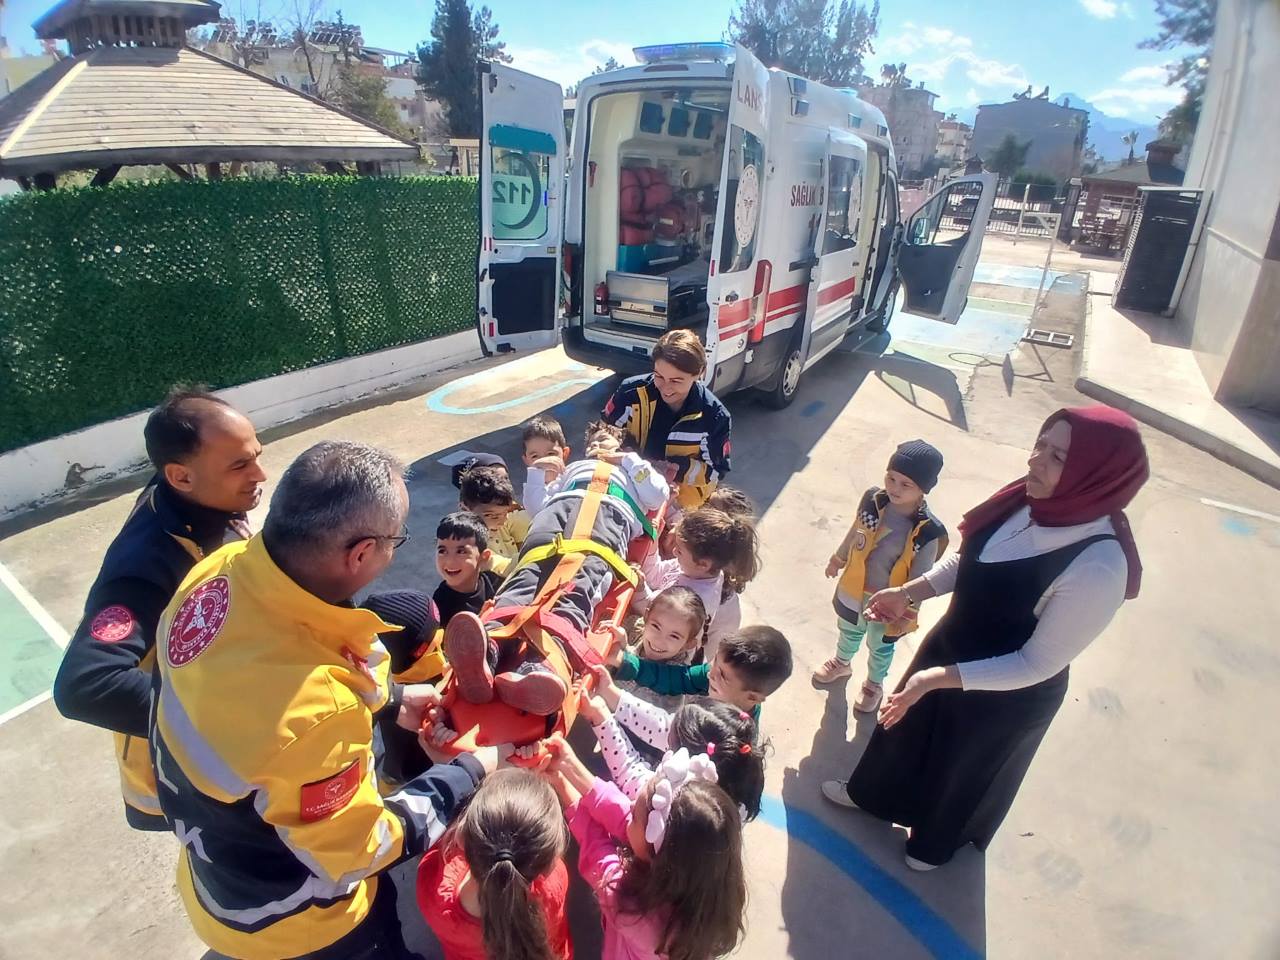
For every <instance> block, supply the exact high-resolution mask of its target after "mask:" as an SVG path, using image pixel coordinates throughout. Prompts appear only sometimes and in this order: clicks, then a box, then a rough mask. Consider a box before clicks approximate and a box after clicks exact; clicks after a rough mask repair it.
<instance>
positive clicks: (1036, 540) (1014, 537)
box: [822, 406, 1148, 870]
mask: <svg viewBox="0 0 1280 960" xmlns="http://www.w3.org/2000/svg"><path fill="white" fill-rule="evenodd" d="M1027 467H1028V469H1027V475H1026V477H1025V478H1023V479H1021V480H1017V481H1015V482H1014V483H1011V484H1009V485H1008V486H1007V487H1005V488H1004V489H1002V490H1000V491H998V492H997V493H996V494H995V495H994V496H993V497H991V499H989V500H987V501H986V502H985V503H982V504H979V505H978V506H977V507H975V508H974V509H973V510H971V511H969V513H967V514H965V517H964V520H963V522H962V523H961V524H960V532H961V533H962V534H963V537H964V540H963V542H962V544H961V547H960V551H959V553H958V554H954V555H952V556H951V557H950V558H949V559H948V560H947V561H945V562H943V563H941V564H939V565H938V566H936V567H934V568H933V570H931V571H930V572H929V573H928V574H926V575H925V576H923V577H920V578H918V579H915V580H912V581H911V582H909V583H907V584H905V585H904V586H901V587H895V588H890V589H888V590H882V591H880V592H879V593H877V594H876V595H875V596H873V597H872V598H871V599H870V600H869V601H868V603H867V615H868V617H872V618H875V619H880V620H887V621H894V620H897V619H900V618H902V617H904V616H905V615H906V613H907V610H908V608H909V607H911V606H914V605H915V604H917V603H919V602H920V601H922V600H924V599H926V598H928V597H934V596H940V595H941V594H944V593H953V594H954V595H953V596H952V598H951V606H950V607H949V608H948V610H947V612H946V614H945V615H944V616H943V618H942V620H941V621H940V622H939V623H938V625H937V626H936V627H935V628H934V629H933V631H932V632H931V633H930V634H929V636H928V637H926V638H925V640H924V642H923V643H922V644H921V645H920V649H919V651H918V652H917V653H916V655H915V659H913V660H912V661H911V665H910V666H909V667H908V668H907V676H906V678H905V679H904V680H903V681H902V683H900V684H899V685H898V689H897V691H896V692H895V693H893V694H892V695H891V696H890V697H888V699H886V700H885V702H884V704H883V705H882V706H881V707H880V726H879V727H877V728H876V730H875V732H874V733H873V734H872V736H871V742H870V743H868V744H867V749H866V752H865V753H863V755H862V759H861V760H860V761H859V762H858V766H857V768H856V769H854V771H853V773H852V774H851V775H850V777H849V780H848V781H847V782H846V781H843V780H829V781H827V782H826V783H824V784H823V786H822V792H823V794H824V795H825V796H826V797H827V799H828V800H831V801H832V802H834V803H838V804H840V805H841V806H846V807H858V808H860V809H862V810H864V811H866V812H867V813H870V814H872V815H874V816H876V817H879V818H881V819H883V820H889V821H892V822H894V823H900V824H902V825H904V826H907V827H910V828H911V837H910V839H909V840H908V841H907V851H906V852H907V866H909V867H911V868H913V869H916V870H931V869H933V868H934V867H936V866H938V865H940V864H943V863H946V862H947V861H948V860H950V859H951V857H952V855H953V854H954V853H955V852H956V851H957V850H958V849H960V848H961V847H962V846H964V845H965V844H966V843H972V844H974V845H975V846H977V847H978V849H980V850H983V849H986V847H987V844H988V843H990V842H991V838H992V837H993V836H994V835H995V832H996V829H997V828H998V827H999V826H1000V823H1001V821H1003V820H1004V817H1005V814H1006V813H1008V812H1009V807H1010V806H1011V805H1012V804H1013V798H1014V796H1015V795H1016V794H1017V792H1018V787H1019V786H1020V785H1021V784H1022V778H1023V776H1025V775H1026V772H1027V768H1028V767H1029V766H1030V765H1031V759H1032V757H1034V756H1035V752H1036V748H1037V747H1039V745H1040V740H1041V739H1042V738H1043V737H1044V734H1045V731H1046V730H1047V729H1048V728H1049V723H1050V721H1051V720H1053V717H1054V714H1056V713H1057V712H1058V707H1059V706H1060V705H1061V703H1062V700H1063V697H1064V695H1065V694H1066V690H1067V671H1068V664H1069V663H1070V662H1071V661H1072V660H1073V659H1075V657H1076V656H1078V655H1079V654H1080V652H1081V651H1083V650H1084V649H1085V647H1087V646H1088V645H1089V644H1090V643H1091V642H1092V641H1093V640H1094V638H1095V637H1097V636H1098V634H1100V633H1101V632H1102V630H1103V629H1104V628H1105V627H1106V625H1107V624H1108V623H1109V622H1110V621H1111V618H1112V617H1113V616H1114V615H1115V612H1116V610H1118V609H1119V608H1120V604H1121V603H1123V602H1124V600H1126V599H1131V598H1133V597H1136V596H1137V595H1138V586H1139V583H1140V581H1141V577H1142V565H1141V563H1140V562H1139V560H1138V549H1137V546H1136V545H1135V544H1134V542H1133V535H1132V533H1131V532H1130V530H1129V524H1128V521H1127V520H1126V519H1125V515H1124V514H1123V513H1122V512H1121V511H1122V510H1123V509H1124V507H1125V506H1126V505H1128V503H1129V502H1130V501H1131V500H1132V499H1133V497H1134V495H1135V494H1136V493H1137V492H1138V489H1139V488H1140V487H1141V486H1142V485H1143V483H1145V482H1146V480H1147V476H1148V468H1147V454H1146V450H1145V449H1144V448H1143V445H1142V438H1141V436H1139V434H1138V427H1137V424H1136V423H1134V421H1133V419H1132V418H1131V417H1130V416H1128V414H1125V413H1121V412H1120V411H1119V410H1113V409H1112V408H1110V407H1101V406H1098V407H1080V408H1072V409H1066V410H1059V411H1058V412H1057V413H1055V414H1054V415H1053V416H1051V417H1050V418H1049V419H1048V420H1046V421H1045V424H1044V426H1043V427H1042V428H1041V429H1040V436H1039V437H1038V438H1037V440H1036V445H1035V449H1034V450H1033V451H1032V454H1031V459H1030V460H1029V461H1028V462H1027Z"/></svg>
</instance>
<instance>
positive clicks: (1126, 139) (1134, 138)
mask: <svg viewBox="0 0 1280 960" xmlns="http://www.w3.org/2000/svg"><path fill="white" fill-rule="evenodd" d="M1120 140H1121V142H1122V143H1124V144H1125V145H1126V146H1127V147H1128V148H1129V163H1133V147H1134V144H1136V143H1137V142H1138V131H1137V130H1130V131H1129V132H1128V133H1126V134H1125V135H1124V136H1123V137H1121V138H1120Z"/></svg>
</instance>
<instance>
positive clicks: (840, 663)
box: [813, 657, 853, 683]
mask: <svg viewBox="0 0 1280 960" xmlns="http://www.w3.org/2000/svg"><path fill="white" fill-rule="evenodd" d="M852 673H853V667H851V666H849V663H848V662H847V661H845V660H841V659H840V658H839V657H832V658H831V659H830V660H828V661H827V662H826V663H824V664H823V665H822V666H820V667H819V668H818V669H817V670H815V671H813V682H814V683H835V682H836V681H837V680H848V679H849V677H850V675H852Z"/></svg>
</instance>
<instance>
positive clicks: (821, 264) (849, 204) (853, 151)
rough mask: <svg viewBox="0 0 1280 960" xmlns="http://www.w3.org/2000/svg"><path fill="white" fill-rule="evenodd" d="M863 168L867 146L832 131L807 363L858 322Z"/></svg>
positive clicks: (811, 294)
mask: <svg viewBox="0 0 1280 960" xmlns="http://www.w3.org/2000/svg"><path fill="white" fill-rule="evenodd" d="M866 168H867V145H866V144H865V143H864V142H863V141H862V140H861V139H859V138H857V137H852V136H849V135H848V134H845V133H842V132H839V131H832V132H831V134H830V136H829V137H828V140H827V156H826V170H825V171H824V173H825V183H824V184H823V191H824V196H823V197H822V198H821V201H822V202H821V208H822V211H823V212H822V227H821V229H820V230H819V231H818V236H817V238H816V240H815V250H814V256H815V258H816V259H817V263H816V264H815V266H814V268H813V278H814V281H816V282H812V281H811V282H810V284H809V308H808V316H809V317H811V318H812V320H811V322H810V333H809V337H810V339H809V350H808V353H807V356H808V357H810V358H813V357H816V356H817V355H819V354H821V352H822V351H823V350H825V349H826V348H827V347H829V346H831V344H833V343H835V342H836V341H838V340H839V339H841V338H842V337H843V336H844V334H845V332H846V331H847V330H848V329H849V323H850V321H851V320H854V319H856V317H855V316H854V310H853V299H854V296H855V294H857V293H859V292H861V291H859V290H858V289H857V286H858V282H859V280H861V279H862V276H863V260H864V259H865V257H866V253H865V251H863V250H862V249H860V248H859V245H858V236H859V234H860V233H861V218H862V180H863V176H864V175H865V172H866Z"/></svg>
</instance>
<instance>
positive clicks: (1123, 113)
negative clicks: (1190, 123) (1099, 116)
mask: <svg viewBox="0 0 1280 960" xmlns="http://www.w3.org/2000/svg"><path fill="white" fill-rule="evenodd" d="M1089 100H1090V101H1091V102H1092V103H1093V105H1094V106H1095V107H1097V108H1098V109H1099V110H1101V111H1102V112H1103V113H1105V114H1107V115H1109V116H1112V117H1125V118H1127V119H1130V120H1139V121H1141V122H1143V123H1152V122H1154V121H1155V119H1156V118H1157V117H1159V116H1161V115H1163V114H1164V113H1166V112H1168V110H1169V108H1170V107H1172V106H1173V105H1174V104H1176V103H1178V102H1179V101H1181V100H1182V90H1181V89H1180V88H1177V87H1167V86H1165V85H1164V84H1145V85H1134V86H1127V87H1108V88H1107V89H1105V90H1100V91H1098V92H1097V93H1095V94H1093V95H1092V96H1090V97H1089Z"/></svg>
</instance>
